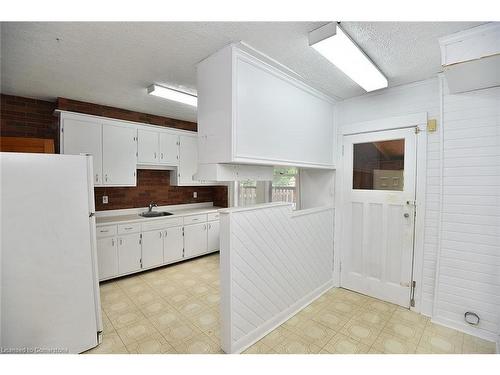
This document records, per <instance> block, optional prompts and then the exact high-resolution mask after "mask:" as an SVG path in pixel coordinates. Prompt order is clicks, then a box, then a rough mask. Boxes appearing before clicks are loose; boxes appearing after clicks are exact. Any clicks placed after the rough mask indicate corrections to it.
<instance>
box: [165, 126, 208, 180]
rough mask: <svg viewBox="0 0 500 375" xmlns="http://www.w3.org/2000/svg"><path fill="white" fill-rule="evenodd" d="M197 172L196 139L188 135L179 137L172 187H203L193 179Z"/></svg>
mask: <svg viewBox="0 0 500 375" xmlns="http://www.w3.org/2000/svg"><path fill="white" fill-rule="evenodd" d="M197 170H198V137H197V136H190V135H181V136H179V167H178V169H177V174H176V175H175V178H173V179H172V183H173V184H174V185H179V186H181V185H188V186H193V185H203V182H201V181H197V180H195V179H194V175H195V174H196V172H197Z"/></svg>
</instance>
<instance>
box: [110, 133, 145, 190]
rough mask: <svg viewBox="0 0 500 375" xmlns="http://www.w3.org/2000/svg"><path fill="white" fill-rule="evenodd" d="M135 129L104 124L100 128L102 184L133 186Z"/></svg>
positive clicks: (135, 155)
mask: <svg viewBox="0 0 500 375" xmlns="http://www.w3.org/2000/svg"><path fill="white" fill-rule="evenodd" d="M136 136H137V129H135V128H134V127H129V126H120V125H111V124H105V125H103V129H102V150H103V157H102V159H103V160H102V167H103V168H102V169H103V174H104V185H106V186H107V185H110V186H135V185H136V166H137V154H136V153H137V142H136Z"/></svg>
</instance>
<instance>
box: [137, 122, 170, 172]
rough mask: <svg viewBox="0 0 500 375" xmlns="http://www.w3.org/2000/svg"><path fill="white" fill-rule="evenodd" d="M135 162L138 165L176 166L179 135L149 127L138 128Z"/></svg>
mask: <svg viewBox="0 0 500 375" xmlns="http://www.w3.org/2000/svg"><path fill="white" fill-rule="evenodd" d="M137 163H138V164H139V165H159V166H177V165H178V164H179V136H178V135H177V134H171V133H169V132H167V131H162V130H157V129H155V128H151V127H150V128H146V127H144V128H139V130H138V132H137Z"/></svg>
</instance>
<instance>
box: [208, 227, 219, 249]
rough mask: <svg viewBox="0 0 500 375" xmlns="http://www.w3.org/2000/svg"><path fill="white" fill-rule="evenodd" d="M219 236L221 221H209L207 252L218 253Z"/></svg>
mask: <svg viewBox="0 0 500 375" xmlns="http://www.w3.org/2000/svg"><path fill="white" fill-rule="evenodd" d="M219 234H220V225H219V221H209V222H208V230H207V251H217V250H219V249H220V244H219Z"/></svg>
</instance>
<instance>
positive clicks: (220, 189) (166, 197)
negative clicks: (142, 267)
mask: <svg viewBox="0 0 500 375" xmlns="http://www.w3.org/2000/svg"><path fill="white" fill-rule="evenodd" d="M0 104H1V105H0V135H2V136H4V137H27V138H46V139H53V140H54V145H55V149H56V153H57V152H59V122H58V119H57V118H56V117H54V115H53V113H54V110H55V109H62V110H67V111H73V112H81V113H87V114H92V115H98V116H105V117H111V118H117V119H120V120H128V121H137V122H142V123H149V124H154V125H160V126H166V127H172V128H176V129H185V130H194V131H196V129H197V125H196V123H193V122H188V121H182V120H176V119H171V118H168V117H162V116H155V115H149V114H145V113H140V112H133V111H129V110H124V109H120V108H113V107H108V106H102V105H99V104H93V103H85V102H80V101H76V100H71V99H65V98H58V100H57V102H49V101H44V100H37V99H30V98H23V97H19V96H12V95H4V94H1V101H0ZM195 191H196V192H197V193H198V198H196V199H195V198H193V192H195ZM227 194H228V193H227V187H226V186H171V185H170V172H169V171H164V170H138V172H137V186H135V187H123V188H122V187H107V188H95V206H96V210H98V211H100V210H112V209H113V210H114V209H124V208H135V207H145V206H147V205H148V204H149V203H150V202H151V201H154V202H156V203H157V204H158V205H171V204H185V203H201V202H214V205H216V206H221V207H227V204H228V202H227V198H228V196H227ZM103 195H107V196H108V199H109V203H108V204H102V196H103Z"/></svg>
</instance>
